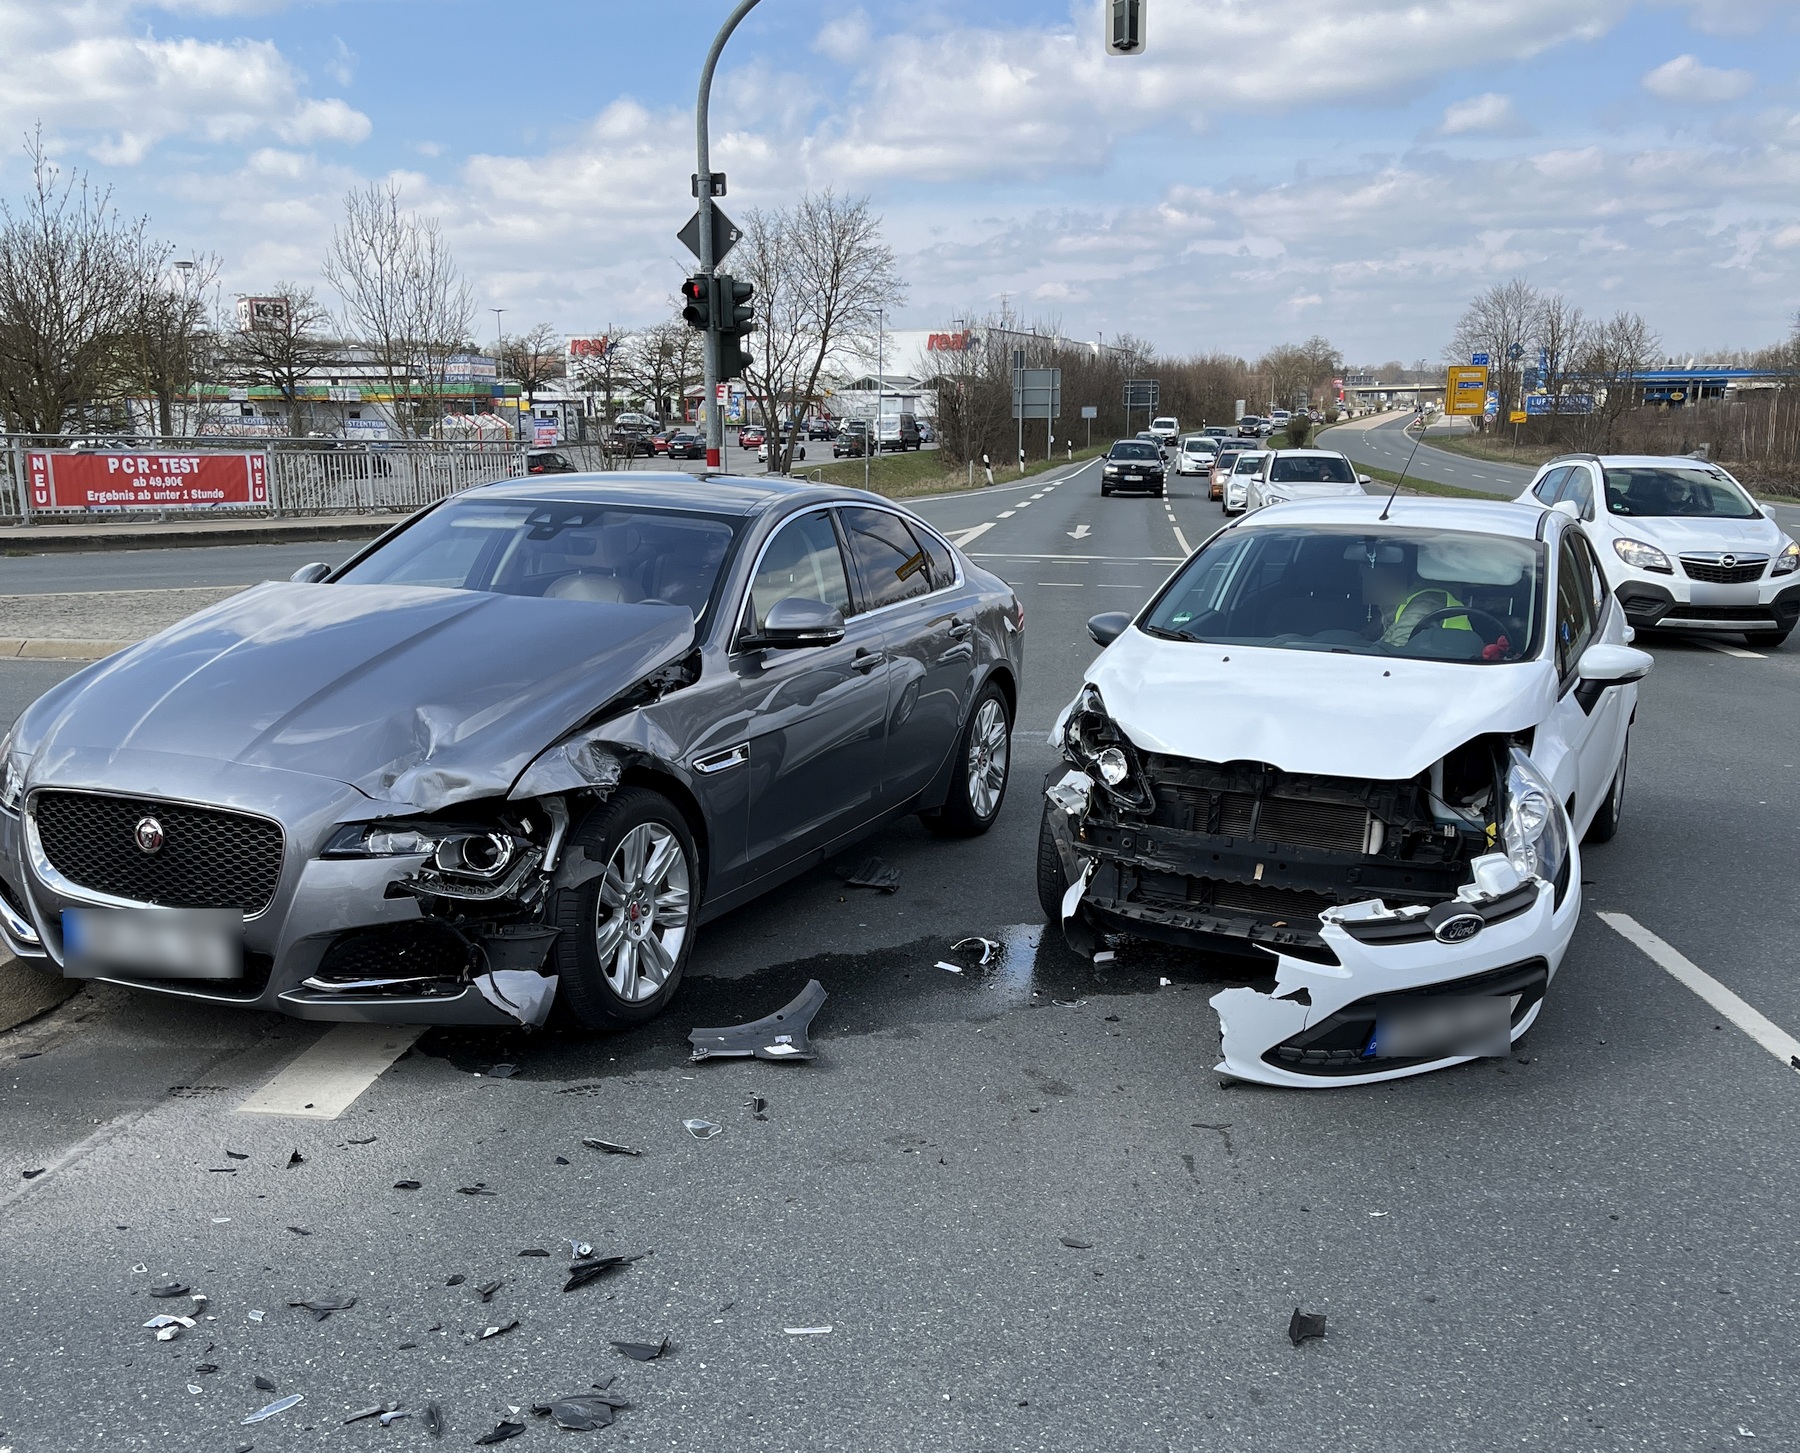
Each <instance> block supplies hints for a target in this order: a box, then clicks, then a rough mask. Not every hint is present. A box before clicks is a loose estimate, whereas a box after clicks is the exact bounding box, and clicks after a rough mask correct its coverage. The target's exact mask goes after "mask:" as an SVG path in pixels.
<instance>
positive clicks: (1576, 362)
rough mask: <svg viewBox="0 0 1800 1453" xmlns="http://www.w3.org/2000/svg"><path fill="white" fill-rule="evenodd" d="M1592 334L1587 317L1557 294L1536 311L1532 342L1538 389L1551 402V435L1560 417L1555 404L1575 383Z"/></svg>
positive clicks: (1545, 300) (1559, 408) (1551, 296)
mask: <svg viewBox="0 0 1800 1453" xmlns="http://www.w3.org/2000/svg"><path fill="white" fill-rule="evenodd" d="M1591 331H1592V330H1591V329H1590V327H1589V325H1588V320H1587V315H1586V314H1585V313H1583V312H1582V311H1581V309H1580V308H1578V307H1576V306H1575V305H1574V304H1573V303H1571V302H1569V301H1568V300H1567V299H1566V298H1563V297H1562V296H1560V295H1559V294H1554V293H1553V294H1551V295H1550V296H1549V297H1547V298H1545V299H1544V301H1543V304H1542V305H1541V306H1540V307H1539V309H1538V316H1537V322H1536V325H1535V326H1534V328H1533V329H1532V342H1533V344H1534V345H1535V346H1536V348H1537V353H1538V356H1537V367H1538V387H1539V388H1540V389H1541V390H1542V392H1543V393H1544V394H1545V395H1546V397H1547V398H1548V399H1549V401H1550V405H1549V407H1550V411H1551V419H1552V421H1551V423H1550V425H1549V428H1550V430H1551V432H1552V433H1555V432H1556V429H1557V422H1558V416H1559V415H1560V413H1561V407H1560V405H1559V404H1558V402H1557V401H1558V400H1559V399H1561V398H1562V396H1563V394H1564V393H1565V392H1566V391H1567V389H1568V386H1569V385H1570V384H1571V383H1572V382H1575V381H1577V374H1578V372H1579V369H1580V366H1581V362H1582V360H1583V358H1584V356H1585V355H1586V354H1587V352H1588V350H1589V334H1590V333H1591ZM1520 407H1521V408H1523V407H1524V405H1523V404H1521V405H1520Z"/></svg>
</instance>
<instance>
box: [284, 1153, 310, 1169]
mask: <svg viewBox="0 0 1800 1453" xmlns="http://www.w3.org/2000/svg"><path fill="white" fill-rule="evenodd" d="M287 1163H288V1169H289V1170H292V1169H293V1168H294V1167H295V1166H297V1165H305V1164H306V1157H305V1156H304V1155H302V1154H300V1152H299V1151H297V1150H296V1151H295V1152H294V1153H293V1154H292V1155H290V1156H289V1157H288V1159H287Z"/></svg>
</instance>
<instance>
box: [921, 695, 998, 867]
mask: <svg viewBox="0 0 1800 1453" xmlns="http://www.w3.org/2000/svg"><path fill="white" fill-rule="evenodd" d="M955 762H956V765H955V767H954V768H953V769H952V771H951V774H950V792H949V795H948V796H947V797H945V799H944V805H943V807H942V808H941V809H939V810H938V811H937V812H934V813H932V814H931V815H930V816H928V817H926V818H925V819H924V821H925V825H926V826H927V827H929V828H930V829H931V830H932V831H933V832H934V833H936V834H937V835H938V836H939V837H979V836H980V835H981V834H982V833H984V832H986V831H987V830H988V829H989V828H990V827H992V826H993V825H994V820H995V819H996V818H998V817H999V816H1000V808H1001V805H1002V804H1003V803H1004V802H1005V801H1006V787H1007V784H1008V783H1009V782H1010V781H1011V780H1012V716H1011V714H1010V713H1009V712H1008V711H1007V709H1006V696H1005V694H1004V693H1003V692H1002V691H1001V690H1000V688H999V687H998V686H996V685H995V684H994V683H993V682H991V681H990V682H988V684H987V685H986V686H984V687H982V688H981V690H980V691H979V692H977V693H976V696H975V700H974V701H973V702H971V703H970V704H969V719H968V721H967V722H966V723H964V725H963V729H962V734H961V735H960V736H958V737H957V739H956V757H955ZM996 776H997V777H998V779H999V780H998V781H996V780H995V778H996Z"/></svg>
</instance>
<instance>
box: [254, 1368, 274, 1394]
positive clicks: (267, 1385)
mask: <svg viewBox="0 0 1800 1453" xmlns="http://www.w3.org/2000/svg"><path fill="white" fill-rule="evenodd" d="M255 1384H256V1390H257V1391H258V1392H274V1391H275V1384H274V1383H273V1382H272V1381H270V1379H268V1378H266V1377H264V1376H263V1375H262V1374H261V1373H260V1372H259V1373H258V1374H257V1375H256V1379H255Z"/></svg>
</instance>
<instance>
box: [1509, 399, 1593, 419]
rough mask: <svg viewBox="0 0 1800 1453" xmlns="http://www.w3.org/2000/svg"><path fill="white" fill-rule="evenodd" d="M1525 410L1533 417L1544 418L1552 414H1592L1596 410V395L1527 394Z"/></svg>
mask: <svg viewBox="0 0 1800 1453" xmlns="http://www.w3.org/2000/svg"><path fill="white" fill-rule="evenodd" d="M1525 412H1526V413H1527V414H1529V415H1530V416H1531V417H1532V418H1534V419H1536V418H1544V417H1547V416H1548V415H1550V414H1591V413H1593V412H1594V396H1593V395H1592V394H1527V395H1525Z"/></svg>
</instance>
